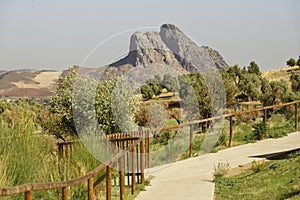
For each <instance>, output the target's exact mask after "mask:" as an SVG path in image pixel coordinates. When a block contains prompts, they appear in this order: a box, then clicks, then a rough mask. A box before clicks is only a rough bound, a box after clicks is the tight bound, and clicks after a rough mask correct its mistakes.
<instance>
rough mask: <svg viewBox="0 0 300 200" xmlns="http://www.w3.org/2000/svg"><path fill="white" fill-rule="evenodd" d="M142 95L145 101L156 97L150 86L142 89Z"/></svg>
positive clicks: (144, 86)
mask: <svg viewBox="0 0 300 200" xmlns="http://www.w3.org/2000/svg"><path fill="white" fill-rule="evenodd" d="M141 93H142V96H143V98H144V99H151V98H152V96H153V95H154V92H153V90H152V88H151V87H150V86H149V85H148V84H147V85H143V86H142V87H141Z"/></svg>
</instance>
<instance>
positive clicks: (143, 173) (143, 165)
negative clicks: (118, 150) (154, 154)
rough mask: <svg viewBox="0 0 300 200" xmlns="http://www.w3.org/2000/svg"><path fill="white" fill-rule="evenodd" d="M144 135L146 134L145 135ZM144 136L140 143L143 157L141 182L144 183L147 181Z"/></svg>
mask: <svg viewBox="0 0 300 200" xmlns="http://www.w3.org/2000/svg"><path fill="white" fill-rule="evenodd" d="M142 137H144V134H143V136H142ZM144 140H145V139H144V138H143V139H142V141H141V144H140V157H141V159H140V160H141V161H140V164H141V183H144V182H145V172H144V171H145V157H144V156H145V146H144Z"/></svg>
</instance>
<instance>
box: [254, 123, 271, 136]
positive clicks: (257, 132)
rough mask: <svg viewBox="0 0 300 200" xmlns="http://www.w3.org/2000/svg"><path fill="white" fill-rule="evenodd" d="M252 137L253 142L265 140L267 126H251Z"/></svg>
mask: <svg viewBox="0 0 300 200" xmlns="http://www.w3.org/2000/svg"><path fill="white" fill-rule="evenodd" d="M252 128H253V129H254V130H253V131H252V136H253V139H254V140H262V139H265V138H267V136H268V134H267V128H268V127H267V125H266V124H265V123H259V124H253V126H252Z"/></svg>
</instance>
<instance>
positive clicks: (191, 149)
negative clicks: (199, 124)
mask: <svg viewBox="0 0 300 200" xmlns="http://www.w3.org/2000/svg"><path fill="white" fill-rule="evenodd" d="M192 156H193V125H190V149H189V157H190V158H191V157H192Z"/></svg>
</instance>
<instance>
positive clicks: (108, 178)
mask: <svg viewBox="0 0 300 200" xmlns="http://www.w3.org/2000/svg"><path fill="white" fill-rule="evenodd" d="M111 188H112V185H111V167H110V166H107V167H106V200H111Z"/></svg>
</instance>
